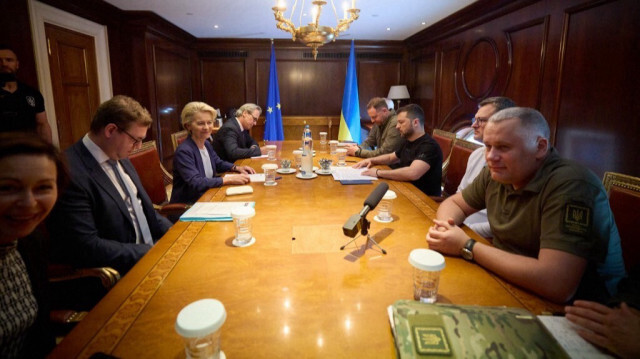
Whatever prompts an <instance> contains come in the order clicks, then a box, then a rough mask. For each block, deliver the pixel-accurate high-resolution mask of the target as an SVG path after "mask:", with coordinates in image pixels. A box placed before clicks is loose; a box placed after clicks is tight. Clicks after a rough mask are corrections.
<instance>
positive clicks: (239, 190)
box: [227, 186, 253, 196]
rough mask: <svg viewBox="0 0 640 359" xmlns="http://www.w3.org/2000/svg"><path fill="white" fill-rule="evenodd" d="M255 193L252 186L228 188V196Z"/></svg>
mask: <svg viewBox="0 0 640 359" xmlns="http://www.w3.org/2000/svg"><path fill="white" fill-rule="evenodd" d="M245 193H253V187H251V186H236V187H229V188H227V196H233V195H236V194H245Z"/></svg>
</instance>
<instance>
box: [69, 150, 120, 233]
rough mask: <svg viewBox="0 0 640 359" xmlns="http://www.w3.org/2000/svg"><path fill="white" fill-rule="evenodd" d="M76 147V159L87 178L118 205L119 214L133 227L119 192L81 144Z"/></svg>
mask: <svg viewBox="0 0 640 359" xmlns="http://www.w3.org/2000/svg"><path fill="white" fill-rule="evenodd" d="M77 145H78V147H77V150H78V151H77V152H78V157H79V158H80V160H81V161H82V162H83V164H84V168H86V169H87V175H88V176H89V178H91V179H93V180H94V181H95V182H96V183H97V184H98V186H100V187H101V188H102V189H103V190H104V191H105V192H106V193H107V194H108V195H109V197H111V198H112V199H113V200H114V201H115V202H116V203H117V204H118V208H120V212H122V214H123V215H124V216H125V217H126V218H127V219H128V220H129V222H131V225H133V220H132V219H131V215H130V214H129V209H128V208H127V205H126V203H125V202H124V201H123V200H122V196H121V195H120V192H118V190H117V189H116V187H115V185H114V184H113V182H111V179H109V176H107V174H106V173H105V172H104V170H103V169H102V167H101V166H100V164H99V163H98V161H96V159H95V158H94V157H93V155H92V154H91V152H89V150H88V149H87V148H86V147H85V146H84V144H83V143H82V142H79V143H78V144H77Z"/></svg>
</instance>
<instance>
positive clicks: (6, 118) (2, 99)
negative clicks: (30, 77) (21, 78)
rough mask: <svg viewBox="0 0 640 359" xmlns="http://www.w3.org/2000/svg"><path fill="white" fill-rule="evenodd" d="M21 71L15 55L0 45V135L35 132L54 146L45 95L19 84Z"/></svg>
mask: <svg viewBox="0 0 640 359" xmlns="http://www.w3.org/2000/svg"><path fill="white" fill-rule="evenodd" d="M19 67H20V62H19V61H18V57H17V56H16V54H15V52H14V51H13V50H12V49H11V48H9V47H7V46H4V45H0V132H9V131H20V132H33V133H37V134H38V135H40V137H42V138H43V139H44V140H45V141H48V142H49V143H51V127H50V126H49V121H48V120H47V114H46V112H45V111H44V99H43V97H42V94H40V92H39V91H38V90H36V89H34V88H32V87H30V86H27V85H25V84H23V83H21V82H18V80H16V73H17V72H18V68H19Z"/></svg>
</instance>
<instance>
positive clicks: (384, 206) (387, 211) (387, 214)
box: [373, 190, 397, 223]
mask: <svg viewBox="0 0 640 359" xmlns="http://www.w3.org/2000/svg"><path fill="white" fill-rule="evenodd" d="M396 197H397V195H396V193H395V192H394V191H392V190H388V191H387V192H386V193H385V194H384V197H382V200H381V201H380V203H379V204H378V214H377V215H376V216H375V217H373V219H374V220H376V221H377V222H382V223H389V222H393V216H392V215H391V210H392V209H393V200H394V199H396Z"/></svg>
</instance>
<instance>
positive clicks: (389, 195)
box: [382, 190, 398, 199]
mask: <svg viewBox="0 0 640 359" xmlns="http://www.w3.org/2000/svg"><path fill="white" fill-rule="evenodd" d="M396 197H398V196H396V193H395V192H394V191H392V190H388V191H387V192H386V193H385V194H384V197H382V199H396Z"/></svg>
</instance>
